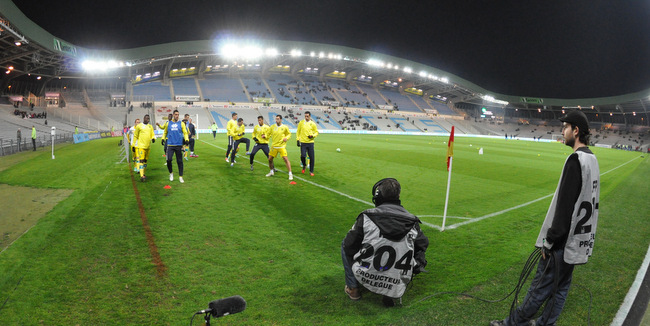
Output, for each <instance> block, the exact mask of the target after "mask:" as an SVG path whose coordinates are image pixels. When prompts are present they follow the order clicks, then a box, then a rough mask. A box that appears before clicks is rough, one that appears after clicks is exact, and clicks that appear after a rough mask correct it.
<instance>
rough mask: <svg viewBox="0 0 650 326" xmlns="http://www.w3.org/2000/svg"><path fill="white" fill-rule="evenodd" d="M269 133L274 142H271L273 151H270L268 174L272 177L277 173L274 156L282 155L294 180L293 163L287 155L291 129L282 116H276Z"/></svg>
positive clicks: (290, 176)
mask: <svg viewBox="0 0 650 326" xmlns="http://www.w3.org/2000/svg"><path fill="white" fill-rule="evenodd" d="M269 135H270V137H271V139H272V140H273V142H272V143H271V144H272V145H271V152H270V153H269V169H270V170H271V172H269V173H268V174H267V175H266V176H267V177H270V176H273V175H274V174H275V172H274V171H275V165H274V164H273V158H275V157H276V156H278V154H279V155H280V156H282V159H283V160H284V163H285V164H286V165H287V170H288V171H289V180H293V174H292V173H291V163H290V162H289V158H288V157H287V141H289V139H290V138H291V131H289V128H288V127H287V126H285V125H283V124H282V116H281V115H276V116H275V124H274V125H273V126H272V127H271V128H270V129H269Z"/></svg>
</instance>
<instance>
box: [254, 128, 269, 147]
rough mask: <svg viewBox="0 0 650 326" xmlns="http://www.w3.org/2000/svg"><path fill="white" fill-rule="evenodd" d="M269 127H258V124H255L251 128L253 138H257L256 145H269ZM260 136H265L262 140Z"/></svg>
mask: <svg viewBox="0 0 650 326" xmlns="http://www.w3.org/2000/svg"><path fill="white" fill-rule="evenodd" d="M269 128H270V127H269V125H266V124H263V125H261V126H260V124H259V123H258V124H256V125H255V128H253V138H257V143H258V144H268V143H269V138H270V137H269ZM262 135H264V136H265V138H262Z"/></svg>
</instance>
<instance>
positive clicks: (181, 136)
mask: <svg viewBox="0 0 650 326" xmlns="http://www.w3.org/2000/svg"><path fill="white" fill-rule="evenodd" d="M179 116H180V114H179V113H178V110H174V116H173V119H172V121H170V122H169V124H168V125H167V128H166V129H165V131H164V133H163V138H166V139H167V171H169V181H174V171H173V169H172V157H173V156H174V155H176V165H177V166H178V181H180V182H181V183H184V182H185V180H183V145H187V144H188V143H189V134H188V132H187V128H186V127H185V123H183V121H178V118H179Z"/></svg>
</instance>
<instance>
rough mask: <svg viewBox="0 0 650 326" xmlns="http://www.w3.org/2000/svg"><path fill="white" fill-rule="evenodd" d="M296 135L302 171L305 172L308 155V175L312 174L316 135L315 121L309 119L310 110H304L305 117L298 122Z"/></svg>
mask: <svg viewBox="0 0 650 326" xmlns="http://www.w3.org/2000/svg"><path fill="white" fill-rule="evenodd" d="M296 134H297V137H298V146H300V162H301V163H302V165H301V166H302V173H303V174H305V169H306V168H307V155H309V175H310V176H312V177H313V176H314V138H316V136H318V128H316V123H315V122H314V120H312V119H311V112H309V111H305V119H304V120H301V121H300V122H299V123H298V130H297V132H296Z"/></svg>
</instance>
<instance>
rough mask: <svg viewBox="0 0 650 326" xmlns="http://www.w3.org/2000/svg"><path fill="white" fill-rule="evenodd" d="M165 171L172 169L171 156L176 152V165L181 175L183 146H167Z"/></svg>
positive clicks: (170, 171)
mask: <svg viewBox="0 0 650 326" xmlns="http://www.w3.org/2000/svg"><path fill="white" fill-rule="evenodd" d="M166 154H167V171H169V173H172V172H174V171H173V170H172V157H174V154H176V165H178V175H179V176H181V177H182V176H183V146H167V153H166Z"/></svg>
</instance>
